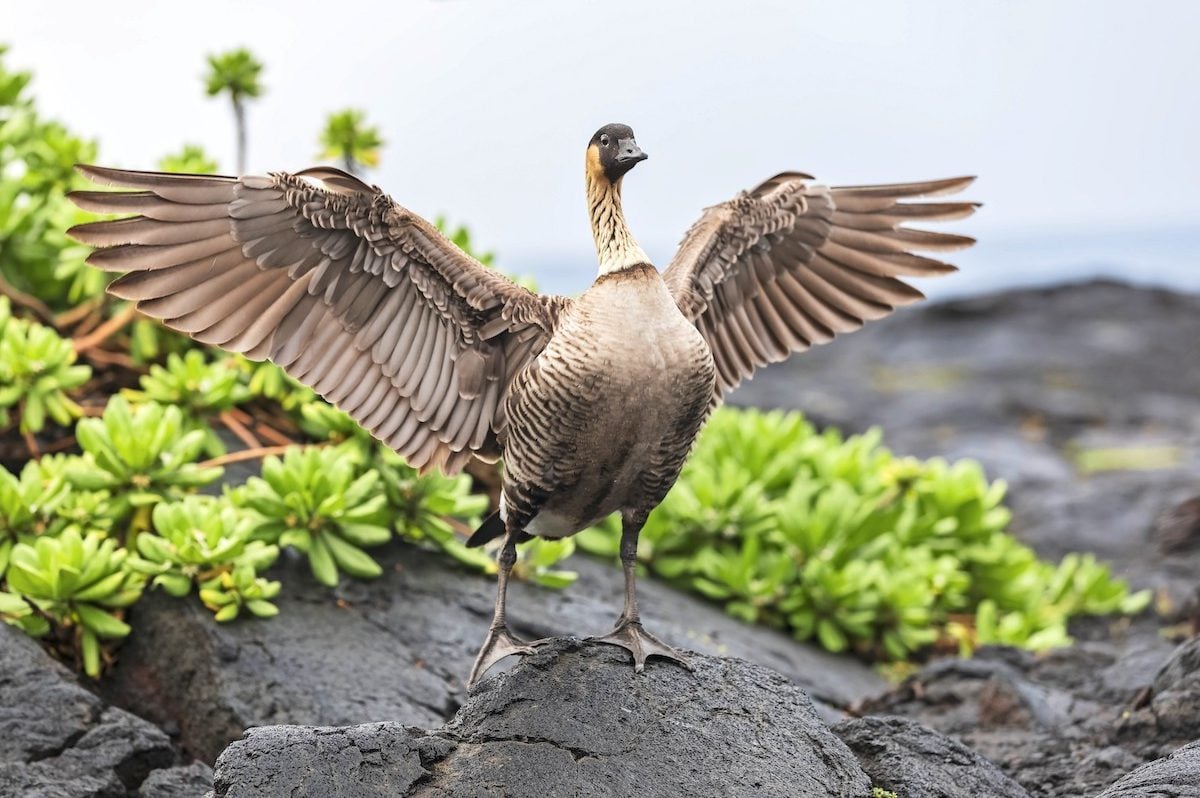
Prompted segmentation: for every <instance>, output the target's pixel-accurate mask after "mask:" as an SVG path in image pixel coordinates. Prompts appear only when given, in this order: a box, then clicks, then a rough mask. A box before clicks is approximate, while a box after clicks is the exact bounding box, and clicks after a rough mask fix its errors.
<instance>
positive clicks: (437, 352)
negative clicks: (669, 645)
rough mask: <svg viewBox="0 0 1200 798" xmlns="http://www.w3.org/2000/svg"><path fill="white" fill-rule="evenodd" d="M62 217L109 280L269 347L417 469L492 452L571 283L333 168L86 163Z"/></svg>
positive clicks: (148, 301) (231, 339)
mask: <svg viewBox="0 0 1200 798" xmlns="http://www.w3.org/2000/svg"><path fill="white" fill-rule="evenodd" d="M80 168H81V171H82V172H83V173H84V174H85V175H87V176H88V177H90V178H91V179H92V180H93V181H95V182H97V183H103V184H108V185H116V186H123V187H126V188H131V189H134V190H133V191H123V192H100V191H83V192H76V193H74V194H73V195H72V199H73V200H74V201H75V203H76V204H77V205H79V206H80V207H82V208H84V209H86V210H90V211H96V212H99V213H136V214H138V215H137V216H134V217H132V218H126V219H121V220H118V221H106V222H94V223H91V224H85V225H80V226H78V227H75V228H73V229H72V230H71V231H70V233H71V235H72V236H74V237H75V238H76V239H77V240H79V241H81V242H83V243H85V244H90V245H93V246H96V247H98V249H97V250H96V251H95V252H93V253H92V255H91V256H90V257H89V259H88V262H89V263H91V264H93V265H94V266H98V267H100V268H102V269H106V270H111V271H122V272H128V274H126V275H125V276H123V277H121V278H120V279H118V280H116V281H115V282H114V283H113V284H112V286H111V287H110V289H109V290H110V291H111V292H112V293H114V294H116V295H117V296H120V297H123V298H126V299H130V300H134V301H136V302H137V306H138V309H139V310H140V311H141V312H142V313H145V314H146V315H148V316H153V317H154V318H158V319H162V320H163V323H165V324H166V325H167V326H168V327H171V328H172V329H175V330H179V331H181V332H184V333H186V334H188V335H190V336H191V337H193V338H195V339H196V340H198V341H202V342H204V343H207V344H214V345H217V346H220V347H223V348H225V349H228V350H230V351H233V352H242V353H244V354H245V355H246V356H247V357H249V358H251V359H255V360H264V359H269V360H272V361H274V362H275V363H277V364H279V365H280V366H281V367H283V369H284V370H285V371H287V373H288V374H291V375H292V376H293V377H295V378H296V379H298V380H300V381H301V382H303V383H304V384H306V385H309V386H311V387H312V388H313V389H315V390H316V391H317V393H319V394H321V395H322V396H324V397H325V398H326V399H328V400H329V401H331V402H333V403H334V404H335V405H337V406H338V407H340V408H341V409H342V410H345V411H346V412H347V413H349V414H350V415H351V416H353V417H354V419H355V420H357V421H358V422H359V423H360V424H362V426H363V427H365V428H366V429H367V430H369V431H370V432H371V434H373V435H374V436H375V437H377V438H379V439H380V440H382V441H384V442H385V443H386V444H387V445H389V446H390V447H392V448H393V449H395V450H396V451H397V452H399V453H400V454H402V455H403V456H404V457H405V458H406V459H407V460H408V461H409V463H411V464H412V465H414V466H417V467H419V468H421V469H423V470H425V469H430V468H434V467H440V468H442V469H443V470H445V471H447V472H449V473H453V472H455V471H458V470H459V469H461V468H462V467H463V466H464V465H465V464H466V463H467V461H468V460H469V459H470V458H471V457H472V455H478V456H481V457H483V458H485V459H495V458H496V457H498V456H499V454H500V446H499V443H498V439H497V435H498V433H499V431H500V429H501V427H502V426H503V424H504V421H503V418H502V416H503V411H502V406H503V397H504V394H505V392H506V391H507V389H508V385H509V382H510V381H511V379H512V378H513V376H514V375H515V374H516V373H517V372H518V371H519V370H520V369H521V368H522V367H523V366H525V365H526V364H527V363H528V362H529V361H530V360H531V359H532V358H533V357H536V355H537V353H538V352H540V351H541V349H542V348H543V347H544V346H545V343H546V341H547V340H548V338H549V336H550V334H551V332H552V331H553V327H554V324H555V320H556V318H557V316H558V313H559V311H560V310H561V309H562V307H564V305H565V304H566V303H567V302H568V300H565V299H562V298H560V297H541V296H538V295H537V294H534V293H532V292H530V291H527V290H526V289H524V288H521V287H520V286H517V285H516V284H514V283H513V282H511V281H510V280H508V279H506V278H505V277H503V276H502V275H500V274H498V273H497V272H495V271H493V270H491V269H488V268H487V267H485V266H483V265H482V264H480V263H479V262H478V261H476V260H474V259H473V258H471V257H469V256H468V255H467V254H466V253H464V252H462V251H461V250H460V249H458V248H457V247H455V246H454V245H453V244H452V243H451V242H450V241H448V240H447V239H446V238H445V237H444V236H443V235H441V234H440V233H439V232H438V231H437V229H436V228H435V227H434V226H433V225H431V224H430V223H429V222H427V221H425V220H424V219H422V218H420V217H419V216H417V215H415V214H413V213H411V212H409V211H408V210H406V209H404V208H402V207H401V206H399V205H397V204H396V203H395V202H394V201H392V199H391V198H390V197H387V196H386V195H384V194H383V193H382V192H380V191H379V189H378V188H372V187H369V186H367V185H365V184H364V183H362V182H360V181H359V180H357V179H356V178H354V177H352V176H350V175H348V174H346V173H344V172H341V171H339V170H337V169H331V168H316V169H309V170H306V171H303V172H299V173H297V174H294V175H293V174H286V173H272V174H271V175H269V176H265V177H253V176H247V177H241V178H233V177H214V176H207V175H177V174H162V173H154V172H132V171H121V170H116V169H105V168H100V167H94V166H85V167H80Z"/></svg>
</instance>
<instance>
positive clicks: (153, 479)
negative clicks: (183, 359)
mask: <svg viewBox="0 0 1200 798" xmlns="http://www.w3.org/2000/svg"><path fill="white" fill-rule="evenodd" d="M75 435H76V437H77V438H78V439H79V445H80V446H81V447H82V448H83V451H84V455H83V458H82V459H81V460H80V461H79V463H78V465H77V466H76V467H74V468H72V469H70V470H69V471H68V472H67V479H68V480H69V481H70V482H71V484H73V485H74V486H76V487H78V488H83V489H85V490H106V491H108V492H109V493H110V494H111V495H112V502H111V503H112V507H113V511H114V515H115V517H117V518H124V517H125V516H126V515H127V514H128V513H129V512H130V511H131V510H132V509H133V508H140V507H146V508H148V507H150V506H152V505H154V504H156V503H157V502H160V501H162V500H163V499H166V498H177V497H180V496H183V495H184V494H185V493H187V492H190V491H191V490H193V489H194V488H197V487H200V486H202V485H207V484H209V483H211V482H213V481H215V480H217V479H219V478H220V477H221V474H222V473H223V471H222V469H221V468H219V467H207V468H206V467H203V466H200V465H197V464H196V462H195V461H196V459H197V457H198V456H199V454H200V452H201V450H202V449H203V447H204V440H205V433H204V432H203V431H201V430H192V431H191V432H185V431H184V420H183V413H182V412H181V411H180V409H179V408H178V407H174V406H172V407H164V406H163V405H160V404H157V403H155V402H148V403H146V404H141V405H137V406H135V407H130V405H129V403H128V402H127V401H126V400H125V399H123V398H122V397H120V396H114V397H113V398H112V399H110V400H109V402H108V405H107V406H106V407H105V408H104V415H103V417H101V418H85V419H82V420H81V421H80V422H79V423H78V424H76V426H75Z"/></svg>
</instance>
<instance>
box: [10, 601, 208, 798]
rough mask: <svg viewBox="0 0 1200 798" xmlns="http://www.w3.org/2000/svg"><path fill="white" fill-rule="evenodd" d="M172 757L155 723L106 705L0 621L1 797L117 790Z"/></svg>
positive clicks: (87, 795)
mask: <svg viewBox="0 0 1200 798" xmlns="http://www.w3.org/2000/svg"><path fill="white" fill-rule="evenodd" d="M175 759H176V754H175V750H174V749H173V748H172V746H171V741H170V740H169V739H168V738H167V735H166V734H164V733H163V732H162V731H161V730H160V729H159V728H158V727H156V726H154V725H153V724H150V723H147V722H146V721H144V720H142V719H140V718H138V717H136V716H134V715H131V714H130V713H128V712H125V711H124V710H121V709H117V708H115V707H109V706H107V705H105V703H104V702H103V701H102V700H101V699H99V698H98V697H96V696H95V695H93V694H92V693H90V692H88V691H87V690H85V689H84V688H83V687H81V686H80V685H79V684H78V683H77V682H76V681H75V679H74V677H73V676H72V675H71V674H70V673H69V672H68V671H67V669H66V668H64V667H62V665H60V664H59V663H57V662H55V661H54V660H53V659H51V658H50V657H49V656H48V655H47V654H46V653H45V652H44V651H43V650H42V649H41V647H40V646H39V645H38V644H37V642H35V641H34V640H31V639H30V638H28V637H26V636H25V634H23V633H22V632H20V631H18V630H17V629H14V628H12V627H10V626H8V625H6V624H3V623H0V798H29V796H53V797H54V798H93V797H101V798H107V796H114V797H115V796H122V797H123V796H126V795H128V794H129V793H130V792H131V791H133V790H134V789H136V788H137V787H138V785H140V784H141V783H142V782H143V781H144V780H145V779H146V777H147V775H148V774H149V773H150V772H151V771H152V770H154V769H156V768H160V767H166V766H168V765H171V764H173V763H174V762H175ZM196 794H197V795H198V794H199V793H196Z"/></svg>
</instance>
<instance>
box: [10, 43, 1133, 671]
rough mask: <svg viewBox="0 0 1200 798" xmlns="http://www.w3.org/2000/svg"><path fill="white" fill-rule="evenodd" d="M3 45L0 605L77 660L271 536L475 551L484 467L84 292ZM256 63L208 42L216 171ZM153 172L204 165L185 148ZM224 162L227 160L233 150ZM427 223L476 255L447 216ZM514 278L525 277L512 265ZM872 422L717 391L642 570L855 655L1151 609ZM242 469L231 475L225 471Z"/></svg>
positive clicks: (349, 165)
mask: <svg viewBox="0 0 1200 798" xmlns="http://www.w3.org/2000/svg"><path fill="white" fill-rule="evenodd" d="M3 59H4V56H3V51H2V50H0V164H3V165H4V166H3V170H2V171H0V294H2V295H3V296H2V297H0V465H2V468H0V617H2V618H3V620H4V621H6V622H7V623H10V624H14V625H16V626H19V627H21V628H22V629H24V630H25V631H27V632H28V633H29V634H31V635H35V636H37V637H40V638H41V639H43V640H44V641H45V643H46V645H47V646H48V647H49V648H50V649H51V650H54V651H56V652H58V653H59V654H60V655H61V656H63V657H64V658H66V659H68V660H70V661H74V662H77V663H78V664H79V666H80V667H81V668H82V669H83V670H84V671H85V672H86V673H88V674H89V675H90V676H93V677H98V676H100V675H101V674H102V672H103V671H104V669H105V667H106V664H107V663H109V662H111V658H112V657H113V656H114V652H115V648H114V646H115V645H116V643H117V642H118V641H119V640H120V639H122V638H124V637H125V636H127V635H129V634H131V633H133V634H136V630H134V629H131V628H130V626H129V624H128V623H127V610H128V608H129V607H130V606H131V605H133V604H134V603H135V602H136V601H137V600H138V598H139V597H140V596H141V595H143V593H144V592H145V591H148V590H163V591H165V592H166V593H168V594H170V595H172V596H176V597H179V598H180V600H185V601H200V602H201V603H203V605H204V606H205V607H207V608H208V609H209V610H211V611H212V612H213V615H214V619H215V621H217V622H228V621H234V620H235V619H244V618H246V617H248V616H249V617H257V618H269V617H271V616H272V615H275V614H276V613H277V608H276V606H275V604H274V603H273V602H272V598H273V597H275V596H276V595H278V593H279V591H280V590H286V589H287V586H286V585H280V584H279V583H278V582H277V581H274V580H272V579H271V578H270V576H269V568H270V566H271V565H272V563H273V562H274V561H275V560H276V559H277V558H278V557H280V556H297V557H304V558H307V561H308V562H309V564H310V566H311V573H312V578H313V579H315V580H316V581H318V582H320V583H321V584H324V585H328V586H334V585H336V584H337V583H338V581H339V580H340V579H343V578H352V579H371V578H374V577H376V576H379V575H380V573H381V569H380V566H379V565H378V564H377V563H376V561H375V560H374V558H373V557H372V555H371V550H372V549H374V548H376V547H378V546H381V545H384V544H385V543H387V542H388V541H389V540H392V539H403V540H407V541H411V542H414V543H416V544H418V545H422V546H427V547H431V548H434V549H437V550H440V551H442V552H444V553H445V555H446V556H448V557H452V558H454V559H456V560H457V561H459V562H460V563H462V564H463V565H464V566H465V567H468V568H473V569H477V570H479V571H481V572H488V573H490V572H492V571H493V570H494V565H493V561H492V555H491V553H490V552H487V551H480V550H471V549H467V548H465V547H464V546H463V543H462V541H463V540H464V539H465V536H466V535H468V534H469V533H470V532H471V531H472V529H473V528H474V525H475V524H477V523H478V522H479V520H480V518H481V517H482V516H483V514H484V513H485V512H486V511H487V510H488V509H489V507H490V506H491V505H492V504H493V503H494V501H495V499H496V495H495V488H496V485H497V484H498V480H497V472H496V471H495V469H493V468H491V467H489V466H484V465H482V464H476V465H475V466H473V467H472V468H471V469H469V473H468V474H464V475H460V476H457V477H444V476H440V475H427V476H421V475H418V474H417V473H416V472H414V471H413V470H412V469H411V468H409V467H408V466H406V465H405V464H404V462H403V461H402V460H401V459H400V458H399V457H398V456H396V455H395V454H394V453H392V452H391V451H389V450H387V449H386V448H385V447H383V446H381V445H379V444H378V443H377V442H376V441H374V440H373V439H371V438H370V437H369V436H367V435H366V434H365V433H364V432H363V431H362V430H361V429H359V428H358V427H357V425H355V424H354V423H353V422H352V421H351V420H350V419H349V418H348V417H347V416H345V415H344V414H342V413H341V412H339V411H337V410H336V409H334V408H331V407H330V406H328V405H327V404H325V403H324V402H323V401H322V400H321V399H320V398H319V397H317V396H315V395H314V394H313V393H312V392H311V391H310V390H308V389H307V388H305V387H304V386H302V385H300V384H298V383H296V382H295V381H293V380H292V379H290V378H289V377H287V376H286V375H285V374H283V373H282V372H281V371H280V370H279V369H277V368H276V367H275V366H273V365H271V364H269V363H261V364H260V363H251V362H249V361H246V360H245V359H244V358H241V357H240V356H234V355H230V354H228V353H224V352H221V351H219V350H215V349H211V348H208V347H204V346H200V345H198V344H195V343H193V342H191V341H188V340H187V339H185V338H183V337H181V336H179V335H176V334H174V333H172V332H170V331H167V330H165V329H164V328H162V327H161V326H159V325H158V324H157V323H155V322H152V321H150V320H148V319H145V318H141V317H139V316H138V315H137V314H136V313H135V310H134V308H133V307H132V306H131V305H129V304H128V303H124V302H121V301H119V300H115V299H113V298H111V297H109V296H107V295H106V294H105V293H104V286H105V282H106V280H107V279H109V278H108V276H107V275H106V274H104V273H103V272H101V271H99V270H96V269H92V268H90V267H87V266H86V265H84V263H83V258H84V256H85V255H86V251H87V250H86V248H84V247H80V246H78V245H76V244H74V243H73V242H72V241H70V240H69V239H68V238H67V237H66V236H65V234H64V231H65V230H66V229H67V228H69V227H70V226H72V225H73V224H76V223H79V222H82V221H85V220H86V219H87V216H88V215H87V214H84V213H82V212H80V211H78V210H76V209H75V208H74V206H73V205H72V204H71V203H70V202H69V201H68V200H67V199H66V193H67V192H68V191H70V190H72V189H74V188H81V187H82V185H81V181H80V180H79V178H77V176H76V175H75V173H74V171H73V166H74V165H75V164H76V163H80V162H95V161H97V160H102V158H100V157H99V153H98V152H97V148H96V145H95V143H94V142H92V141H90V140H88V139H86V138H83V137H80V136H77V135H75V134H73V133H72V132H70V131H69V130H67V129H66V128H64V127H63V126H62V125H61V124H59V123H58V122H55V121H53V120H48V119H45V118H43V117H42V116H41V115H40V114H39V112H38V109H37V106H36V103H35V101H34V98H33V94H32V91H31V75H30V74H29V73H27V72H19V71H13V70H11V69H9V68H8V67H7V66H6V65H5V63H4V60H3ZM270 76H271V73H270V72H269V70H267V69H265V68H264V66H263V65H262V64H261V63H259V62H258V61H257V59H255V57H254V56H253V54H252V53H250V52H249V51H247V50H244V49H238V50H234V51H230V52H226V53H218V54H213V55H212V56H210V57H209V59H208V73H207V74H206V75H205V76H204V79H203V83H202V85H201V86H197V91H201V90H202V91H204V92H205V93H206V94H208V95H209V96H214V97H227V98H228V100H229V102H230V107H231V111H232V114H233V117H234V130H235V136H236V141H237V149H236V152H237V160H238V163H237V164H233V165H230V166H231V167H236V168H237V169H239V170H240V164H241V163H243V162H244V158H245V149H246V141H247V137H248V135H249V134H250V131H248V130H247V124H246V107H247V105H248V104H249V103H251V102H253V101H254V99H255V98H257V97H259V96H261V95H262V94H263V93H264V91H266V90H268V88H269V84H268V83H265V82H264V78H270ZM313 140H314V145H315V147H316V151H317V153H318V157H319V158H321V159H324V160H327V161H332V162H334V163H336V164H338V165H340V166H341V167H342V168H344V169H346V170H348V171H352V172H356V173H359V174H360V175H361V174H363V173H364V172H367V171H369V170H370V169H371V168H373V167H376V166H377V165H378V164H379V161H380V157H381V153H382V150H383V148H384V146H385V140H384V137H383V136H382V134H381V132H380V131H379V129H378V128H376V127H374V126H372V125H370V124H369V123H368V121H367V115H366V113H365V112H364V111H362V110H359V109H353V108H348V109H341V110H337V111H334V112H332V113H330V114H329V116H328V119H327V123H326V125H325V128H324V129H323V130H320V131H314V133H313ZM170 146H171V145H170V143H165V144H164V152H165V153H166V154H164V155H163V156H162V158H161V160H159V161H158V167H159V168H160V169H162V170H166V171H178V172H193V173H213V172H216V171H218V168H219V165H218V163H217V162H216V161H215V160H214V159H212V158H211V157H210V156H208V155H207V154H206V153H205V152H204V150H203V149H202V148H201V147H199V146H196V145H195V144H187V143H185V144H181V145H177V146H176V148H175V149H174V150H173V151H172V150H170V149H169V148H170ZM231 171H232V169H231ZM438 223H439V226H441V227H442V228H443V230H445V231H446V233H447V235H448V236H450V237H451V238H452V239H453V240H454V242H455V243H456V244H458V245H459V246H460V247H462V248H463V249H465V250H467V251H468V252H472V253H473V254H474V255H475V256H476V257H478V258H479V259H480V260H481V261H483V262H484V263H487V264H489V265H490V264H492V262H493V255H492V253H490V252H484V251H480V250H479V249H478V246H477V245H476V244H475V242H473V241H472V240H471V237H470V233H469V231H468V230H467V228H465V227H462V226H458V227H454V228H450V227H448V226H447V225H446V223H445V221H444V220H442V219H439V220H438ZM523 282H524V283H525V284H527V285H528V284H530V283H529V281H528V280H525V281H523ZM881 440H882V436H881V433H880V432H878V431H872V432H869V433H867V434H864V435H859V436H851V437H845V436H843V435H841V434H840V433H839V432H838V431H837V430H833V429H826V430H818V429H815V428H814V427H813V425H811V424H810V423H808V422H807V421H806V420H805V419H804V418H803V417H802V416H800V415H799V414H797V413H786V414H785V413H762V412H757V411H743V410H735V409H722V410H720V411H719V412H718V413H717V414H716V416H715V417H714V418H713V419H712V421H711V422H710V424H709V426H708V428H707V429H706V430H705V432H704V433H703V435H702V437H701V440H700V442H699V444H698V446H697V449H696V452H695V454H694V455H693V457H692V459H691V461H690V462H689V464H688V466H687V467H686V468H685V470H684V473H683V475H682V477H681V479H680V482H679V484H678V485H677V486H676V487H675V489H674V490H673V491H672V492H671V494H670V495H669V496H668V498H667V500H666V501H665V502H664V504H663V505H662V507H660V508H659V509H658V510H657V511H656V512H655V513H654V514H653V515H652V517H651V520H650V522H649V524H648V525H647V527H646V529H645V532H644V533H643V536H642V541H641V551H640V556H641V559H642V561H643V563H644V565H645V567H646V568H647V569H648V570H650V571H651V572H653V573H655V574H657V575H658V576H659V577H661V578H663V579H665V580H667V581H669V582H671V583H673V584H675V585H676V586H678V587H679V588H681V589H684V590H689V591H695V592H697V593H699V594H702V595H704V596H706V597H708V598H709V599H711V600H712V601H715V602H718V603H720V604H721V605H723V606H724V607H725V608H726V610H727V611H728V612H729V613H730V614H732V615H734V616H736V617H738V618H740V619H742V620H744V621H745V622H747V623H759V624H765V625H769V626H771V627H775V628H778V629H781V630H785V631H786V632H788V633H790V634H791V635H793V636H794V637H796V638H797V639H800V640H814V641H816V642H817V643H819V644H820V645H822V646H824V647H825V648H827V649H829V650H832V651H850V652H853V653H854V654H856V655H857V656H860V657H863V658H866V659H869V660H872V661H878V662H887V661H892V662H905V661H909V660H919V659H922V658H925V657H928V656H929V655H930V654H932V653H936V652H961V653H964V654H967V653H970V651H972V650H973V649H974V648H975V647H976V646H978V645H980V644H984V643H991V642H1003V643H1011V644H1014V645H1019V646H1026V647H1029V648H1034V649H1042V648H1047V647H1052V646H1057V645H1062V644H1064V643H1067V642H1069V637H1068V635H1067V622H1068V621H1069V620H1070V619H1071V618H1072V617H1075V616H1077V615H1081V614H1109V613H1133V612H1138V611H1140V610H1141V609H1142V608H1144V607H1145V606H1146V605H1147V603H1148V602H1149V596H1148V595H1147V594H1145V593H1140V594H1131V593H1130V591H1129V590H1128V588H1127V586H1126V585H1125V583H1124V582H1122V581H1121V580H1117V579H1114V578H1112V576H1111V575H1110V573H1109V570H1108V568H1107V567H1106V566H1105V565H1103V564H1102V563H1099V562H1097V561H1096V560H1095V559H1094V558H1093V557H1091V556H1090V555H1069V556H1067V557H1065V558H1063V559H1062V560H1061V561H1060V562H1057V563H1052V562H1045V561H1041V560H1039V559H1038V558H1037V556H1036V555H1035V554H1034V552H1033V551H1032V550H1031V549H1029V548H1028V547H1027V546H1025V545H1023V544H1022V543H1020V542H1018V541H1017V540H1016V539H1015V538H1013V537H1012V536H1011V535H1010V534H1009V533H1008V531H1007V528H1008V522H1009V513H1008V511H1007V510H1006V509H1005V506H1004V493H1005V486H1004V485H1003V484H1002V483H1000V482H995V481H989V480H988V478H987V477H986V475H985V474H984V473H983V472H982V469H981V468H980V467H979V466H978V465H977V464H975V463H973V462H970V461H960V462H957V463H946V462H943V461H940V460H936V459H934V460H929V461H920V460H916V459H913V458H900V457H896V456H894V455H892V454H891V453H890V452H889V451H888V450H887V449H886V448H884V446H883V445H882V443H881ZM247 471H249V476H248V478H246V476H247ZM618 537H619V535H618V531H617V528H616V525H615V524H614V523H608V524H605V525H603V526H601V527H600V528H596V529H593V530H589V531H587V532H585V533H584V534H582V535H581V536H579V537H578V538H577V539H574V540H572V539H568V540H564V541H534V542H532V543H530V544H528V545H527V546H524V547H522V551H521V561H520V563H519V564H518V566H517V569H516V573H517V575H518V576H519V577H520V578H524V579H528V580H532V581H535V582H537V583H539V584H541V585H543V586H545V587H546V588H549V589H554V588H563V587H566V586H567V585H569V584H570V583H571V582H572V580H573V578H574V575H573V574H572V572H571V571H570V570H568V569H567V568H566V567H565V566H564V565H563V561H564V560H565V559H566V558H567V557H569V556H570V555H572V554H573V553H574V551H575V548H576V546H577V545H578V547H579V548H581V549H583V551H584V552H587V553H589V554H593V555H603V556H606V557H610V558H614V559H615V554H616V548H617V540H618Z"/></svg>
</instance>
